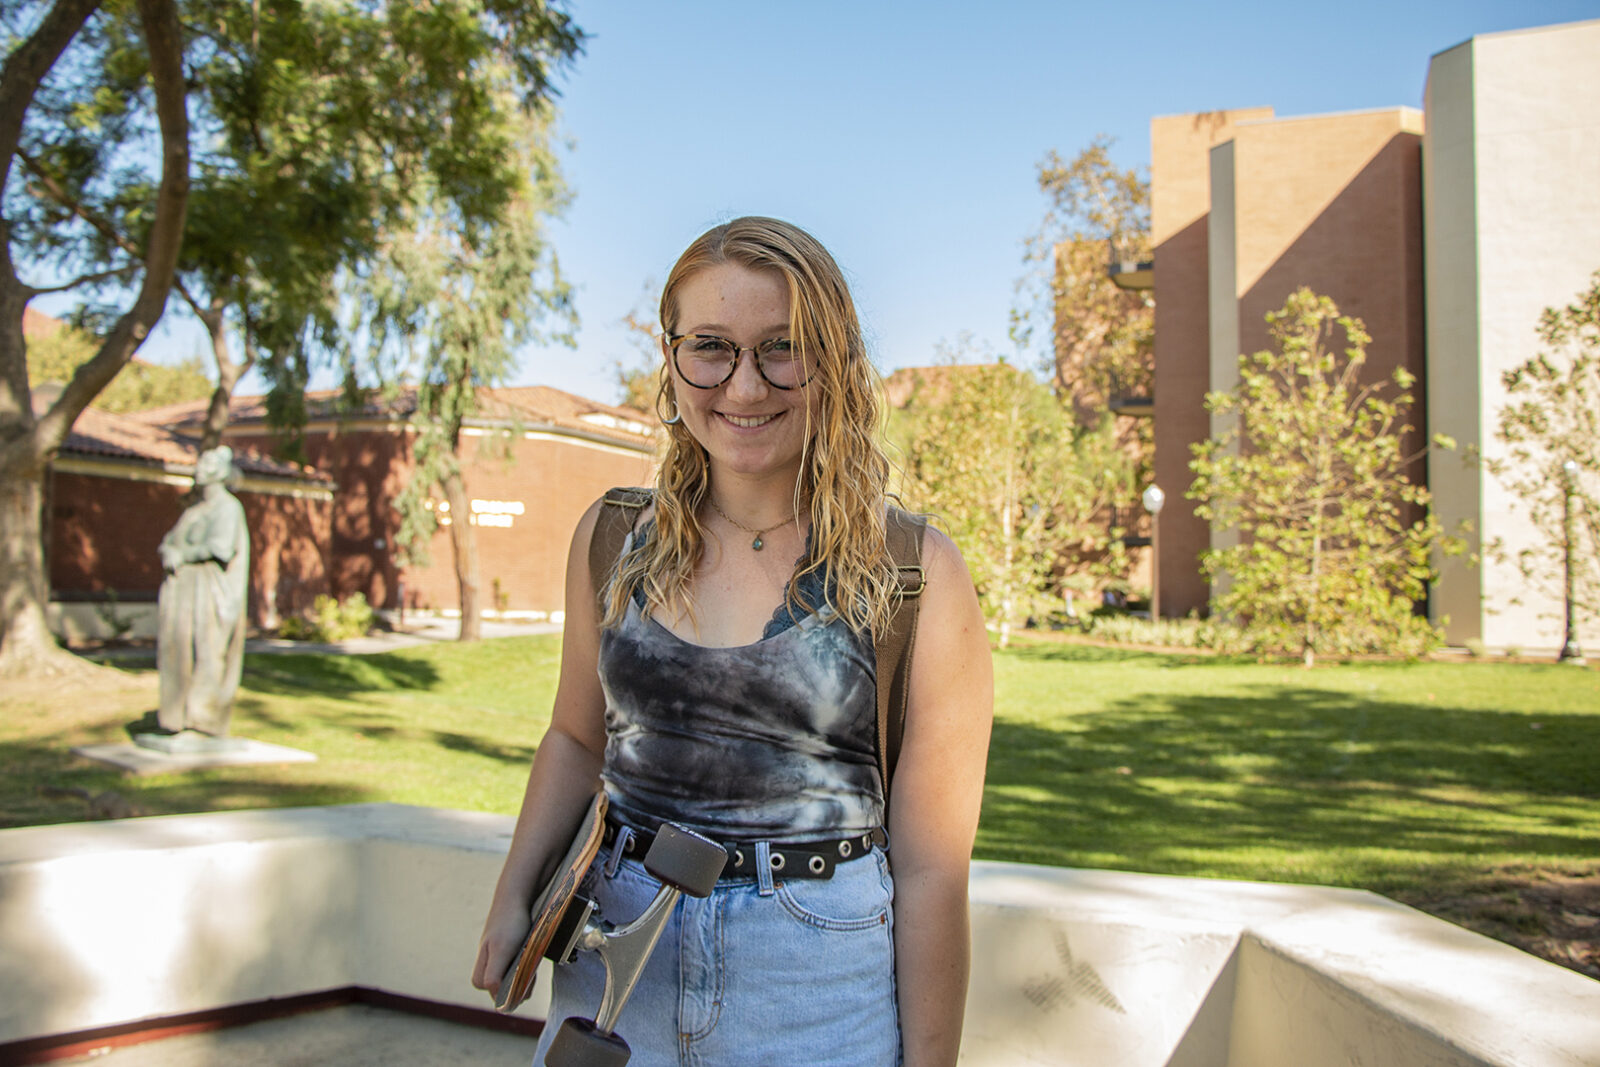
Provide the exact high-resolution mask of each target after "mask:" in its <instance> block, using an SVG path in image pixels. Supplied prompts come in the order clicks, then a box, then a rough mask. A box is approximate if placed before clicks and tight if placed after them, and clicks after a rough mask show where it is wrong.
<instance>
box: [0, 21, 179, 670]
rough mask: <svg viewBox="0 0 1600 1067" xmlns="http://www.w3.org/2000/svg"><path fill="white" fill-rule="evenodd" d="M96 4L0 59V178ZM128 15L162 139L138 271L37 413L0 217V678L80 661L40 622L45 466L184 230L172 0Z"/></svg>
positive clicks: (129, 336)
mask: <svg viewBox="0 0 1600 1067" xmlns="http://www.w3.org/2000/svg"><path fill="white" fill-rule="evenodd" d="M96 6H98V5H97V4H95V3H89V2H83V0H64V2H61V3H58V4H57V5H56V7H54V8H53V9H52V10H51V12H50V14H49V15H47V16H46V18H45V20H44V21H43V22H42V23H41V24H40V27H39V29H38V30H36V31H35V32H34V34H33V36H32V37H31V38H30V39H29V40H28V41H27V42H25V43H24V44H23V45H22V46H20V47H19V48H18V49H17V50H16V51H14V52H13V53H12V54H11V56H10V57H9V58H8V59H7V60H6V63H5V68H4V71H3V73H0V153H3V155H0V185H3V184H4V182H5V180H6V178H7V177H8V175H9V172H10V167H11V160H12V159H13V157H14V153H15V150H16V146H17V144H18V139H19V136H20V131H21V128H22V120H23V117H24V115H25V114H26V113H27V110H28V107H29V106H30V104H31V103H32V101H33V96H34V94H35V92H37V90H38V86H39V82H40V81H41V80H42V79H43V77H44V76H45V75H46V74H47V73H48V72H49V70H50V68H51V67H52V66H53V65H54V64H55V61H56V59H57V58H59V56H60V55H61V52H62V51H63V50H64V49H65V48H66V46H67V45H68V44H69V43H70V42H71V40H72V37H73V36H74V35H75V34H76V33H77V31H78V30H79V29H81V28H82V26H83V23H84V20H86V19H87V18H88V16H89V14H90V12H91V11H92V10H93V9H94V8H95V7H96ZM139 14H140V19H141V22H142V24H143V29H144V36H145V42H146V45H147V47H148V48H149V52H150V74H151V82H152V84H153V85H154V87H155V95H156V112H157V116H158V118H159V121H160V125H161V145H162V164H161V185H160V187H159V189H158V190H157V193H156V202H155V216H154V219H153V221H152V223H151V227H150V233H149V237H148V242H147V244H146V246H145V274H144V280H143V283H142V284H141V286H140V289H139V295H138V297H137V298H136V299H135V300H134V303H133V306H132V307H131V308H129V310H128V312H127V313H126V314H124V315H123V316H122V318H121V319H119V320H118V321H117V323H116V325H115V326H114V327H113V328H112V330H111V332H110V334H109V335H107V337H106V339H105V342H104V343H103V344H102V345H101V347H100V351H99V352H98V353H96V354H95V356H94V357H93V358H92V359H90V360H89V361H88V362H87V363H84V364H83V365H82V366H80V367H79V368H78V369H77V371H76V372H74V374H73V376H72V379H71V381H69V382H68V383H67V385H66V387H65V388H64V389H63V390H62V391H61V395H60V396H59V397H57V398H56V400H55V402H54V403H53V404H51V405H50V408H49V410H47V411H46V412H44V414H43V415H41V416H39V417H38V418H37V419H36V418H35V417H34V414H33V409H32V394H31V392H30V391H29V389H28V377H27V348H26V342H25V341H24V340H23V336H22V315H23V311H24V309H25V308H26V306H27V302H28V299H29V297H30V296H31V295H32V291H31V290H30V289H28V287H27V286H25V285H24V284H23V283H22V282H21V281H19V280H18V278H17V275H16V268H15V264H14V263H13V261H12V259H11V249H10V239H9V238H10V233H9V231H10V224H9V222H0V231H3V232H0V564H3V569H0V675H5V674H24V675H48V674H57V673H61V672H64V671H78V672H81V671H83V670H84V669H86V668H85V667H84V666H83V665H82V663H81V661H79V660H77V659H76V658H74V657H71V656H69V655H68V654H67V653H65V652H62V651H61V650H60V649H59V648H58V647H57V646H56V643H55V640H54V639H53V638H52V636H51V634H50V628H49V625H48V624H47V622H46V620H45V615H44V607H45V604H46V603H47V602H48V598H49V580H48V576H47V575H46V574H45V570H44V551H43V547H42V535H43V529H44V526H43V519H44V516H43V496H44V492H43V482H44V472H45V468H46V466H47V465H48V463H49V461H50V460H51V459H52V458H53V457H54V456H55V454H56V451H57V450H58V449H59V448H60V447H61V442H62V441H63V440H64V439H65V438H66V436H67V432H68V431H69V430H70V429H71V428H72V423H73V422H74V421H75V420H76V419H77V417H78V415H79V414H81V413H82V411H83V409H84V408H85V407H87V406H88V405H89V402H90V401H91V400H93V399H94V398H95V397H96V396H98V395H99V394H100V392H101V391H102V390H103V389H105V387H106V386H107V385H109V384H110V383H111V379H113V378H115V377H116V375H117V372H118V371H120V370H121V369H122V368H123V367H124V366H126V365H127V363H128V361H129V360H130V359H132V358H133V354H134V352H135V351H137V349H138V347H139V345H140V344H141V343H142V342H143V341H144V339H145V337H147V336H148V335H149V333H150V329H151V327H153V326H154V325H155V323H156V321H157V320H158V319H160V318H161V312H162V311H163V309H164V308H165V307H166V302H167V292H168V290H169V289H170V288H171V286H172V278H173V273H174V271H175V269H176V267H177V262H178V247H179V245H180V243H181V242H182V239H183V221H184V210H185V207H186V205H187V202H188V195H189V129H188V120H187V116H186V114H185V110H184V108H185V100H184V96H185V94H184V84H183V39H182V33H181V30H180V28H179V26H178V14H177V8H176V6H175V5H174V4H173V3H172V0H139ZM74 20H75V21H74ZM47 37H48V39H46V38H47Z"/></svg>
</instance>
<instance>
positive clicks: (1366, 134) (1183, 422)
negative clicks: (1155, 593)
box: [1149, 21, 1600, 649]
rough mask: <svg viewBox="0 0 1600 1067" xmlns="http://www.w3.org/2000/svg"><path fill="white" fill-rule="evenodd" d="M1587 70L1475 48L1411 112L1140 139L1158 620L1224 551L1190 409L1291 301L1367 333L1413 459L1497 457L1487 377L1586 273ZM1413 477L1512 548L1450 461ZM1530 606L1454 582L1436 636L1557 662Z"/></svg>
mask: <svg viewBox="0 0 1600 1067" xmlns="http://www.w3.org/2000/svg"><path fill="white" fill-rule="evenodd" d="M1597 57H1600V21H1596V22H1584V23H1574V24H1570V25H1564V26H1552V27H1546V28H1542V29H1536V30H1527V31H1519V32H1515V33H1503V34H1493V35H1486V36H1482V37H1476V38H1473V39H1472V40H1470V41H1468V42H1466V43H1464V44H1462V45H1459V46H1458V47H1456V48H1452V49H1449V50H1447V51H1445V52H1442V53H1440V54H1439V55H1437V56H1435V57H1434V59H1433V61H1432V64H1431V66H1430V70H1429V77H1428V87H1427V93H1426V100H1425V109H1424V111H1421V112H1419V111H1417V110H1416V109H1414V108H1405V107H1400V108H1389V109H1382V110H1375V111H1360V112H1349V113H1341V114H1329V115H1315V116H1307V117H1290V118H1285V117H1278V116H1275V115H1274V113H1273V111H1272V109H1270V108H1252V109H1243V110H1233V111H1215V112H1205V113H1198V114H1189V115H1176V116H1166V117H1161V118H1157V119H1154V120H1153V121H1152V122H1151V128H1150V142H1151V143H1150V158H1151V167H1150V174H1151V242H1152V247H1153V249H1154V256H1153V260H1154V265H1153V270H1152V271H1150V272H1149V277H1150V278H1151V279H1152V282H1153V285H1154V288H1155V292H1156V342H1155V400H1154V405H1153V413H1154V417H1155V441H1156V457H1155V479H1156V483H1157V484H1158V485H1160V486H1161V487H1162V488H1163V489H1164V490H1165V491H1166V497H1167V505H1166V507H1165V509H1164V510H1163V512H1162V514H1161V543H1160V549H1159V551H1160V567H1161V588H1162V614H1163V615H1167V616H1182V615H1185V614H1188V613H1189V612H1191V611H1196V610H1203V609H1204V608H1205V606H1206V605H1207V603H1208V601H1209V598H1210V589H1209V588H1208V586H1207V583H1206V581H1205V578H1204V576H1203V575H1202V573H1201V571H1200V566H1199V558H1200V554H1201V553H1202V552H1204V551H1205V549H1206V548H1208V547H1221V546H1223V545H1225V544H1226V543H1228V539H1229V537H1230V536H1231V531H1227V530H1216V531H1212V530H1208V529H1207V528H1206V524H1205V523H1203V522H1201V521H1200V520H1198V519H1197V518H1195V516H1194V510H1193V504H1192V502H1190V501H1188V500H1187V499H1185V498H1184V493H1185V492H1186V491H1187V488H1188V486H1189V484H1190V483H1191V481H1192V474H1191V473H1190V471H1189V467H1188V464H1189V459H1190V455H1191V453H1190V448H1191V446H1192V445H1193V444H1195V443H1197V442H1199V441H1201V440H1204V439H1205V438H1206V437H1208V436H1210V435H1212V434H1214V433H1216V432H1218V431H1219V430H1220V429H1221V427H1219V426H1215V425H1213V424H1212V422H1211V419H1210V418H1209V416H1208V415H1207V413H1206V411H1205V409H1204V398H1205V394H1206V392H1207V391H1208V390H1226V389H1229V388H1231V387H1232V386H1233V385H1234V384H1235V383H1236V382H1237V368H1238V358H1239V354H1240V353H1242V352H1254V351H1258V350H1260V349H1262V348H1264V347H1267V344H1268V336H1267V332H1266V324H1265V315H1266V314H1267V313H1268V312H1270V311H1273V310H1276V309H1277V308H1279V307H1281V306H1282V305H1283V303H1284V300H1285V298H1286V297H1287V296H1288V295H1289V294H1290V293H1291V292H1293V291H1294V290H1295V289H1296V288H1298V287H1299V286H1302V285H1305V286H1309V287H1310V288H1312V289H1314V290H1315V291H1317V292H1319V293H1322V294H1325V295H1327V296H1330V297H1332V298H1333V300H1334V301H1335V302H1336V303H1337V304H1338V305H1339V307H1340V310H1341V311H1343V312H1344V313H1346V314H1349V315H1353V316H1356V317H1358V318H1360V319H1362V320H1363V322H1364V323H1365V324H1366V327H1367V330H1368V332H1369V333H1370V334H1371V335H1372V342H1371V345H1370V346H1369V349H1368V364H1367V368H1366V370H1365V372H1364V374H1363V378H1364V380H1366V381H1369V382H1370V381H1379V380H1387V379H1388V378H1389V377H1390V376H1391V375H1392V374H1393V372H1394V370H1395V369H1396V368H1397V367H1405V368H1406V369H1407V370H1408V371H1410V372H1411V373H1412V374H1414V375H1416V377H1417V378H1418V379H1419V385H1418V386H1417V387H1416V389H1414V390H1413V392H1414V393H1415V396H1416V403H1415V405H1414V407H1413V408H1412V411H1411V420H1410V421H1411V422H1412V424H1413V425H1414V426H1415V427H1416V428H1417V429H1416V431H1415V432H1414V434H1413V435H1412V440H1411V441H1410V442H1408V444H1409V445H1410V446H1412V447H1411V448H1410V449H1408V450H1410V451H1414V450H1415V449H1416V448H1417V447H1420V445H1421V444H1422V443H1423V441H1424V440H1426V437H1427V435H1428V434H1431V433H1435V432H1437V433H1445V434H1449V435H1451V436H1453V437H1455V438H1456V439H1457V440H1458V441H1459V442H1460V444H1461V446H1462V449H1463V451H1465V450H1467V449H1469V448H1471V449H1475V450H1482V451H1484V452H1485V453H1486V454H1488V455H1493V454H1494V452H1493V441H1492V438H1493V428H1494V419H1495V414H1496V412H1497V410H1498V408H1499V406H1500V404H1501V403H1502V401H1503V394H1502V391H1501V387H1500V375H1501V373H1502V372H1503V371H1505V370H1506V369H1508V368H1510V367H1512V366H1514V365H1516V364H1517V363H1520V362H1521V361H1523V360H1524V359H1526V358H1527V357H1528V356H1531V355H1532V354H1533V353H1534V352H1535V351H1536V349H1537V338H1536V336H1535V333H1534V326H1535V324H1536V323H1537V321H1538V317H1539V312H1540V311H1541V310H1542V309H1543V308H1545V307H1549V306H1552V305H1564V304H1567V303H1570V302H1571V301H1572V300H1573V299H1574V297H1575V296H1576V295H1577V294H1578V293H1579V292H1580V291H1581V290H1582V289H1583V288H1585V287H1586V285H1587V280H1588V277H1589V275H1590V273H1591V272H1593V271H1594V270H1595V269H1596V268H1600V59H1597ZM1391 395H1392V394H1391ZM1412 477H1413V479H1414V480H1417V481H1422V480H1425V479H1426V480H1427V481H1428V482H1429V484H1430V487H1431V488H1432V489H1433V491H1434V493H1435V497H1436V500H1437V506H1438V510H1439V513H1440V516H1441V518H1442V519H1443V520H1444V521H1445V523H1446V525H1447V526H1451V527H1454V526H1456V525H1458V524H1459V523H1460V522H1462V521H1463V520H1464V521H1467V522H1469V523H1471V524H1472V527H1473V529H1474V530H1475V531H1476V533H1475V535H1474V541H1475V543H1474V544H1473V546H1472V547H1473V550H1474V551H1478V550H1479V549H1480V548H1481V546H1482V545H1483V544H1487V543H1488V542H1489V541H1492V540H1494V539H1496V538H1498V539H1501V540H1503V541H1504V543H1505V544H1506V546H1507V547H1508V549H1510V550H1511V552H1513V553H1514V552H1515V550H1516V549H1517V548H1519V547H1521V546H1522V545H1524V544H1526V543H1528V538H1530V537H1531V532H1530V531H1529V530H1528V528H1527V523H1526V521H1525V519H1523V518H1521V517H1520V516H1519V511H1520V505H1519V503H1518V502H1517V501H1515V500H1512V499H1509V498H1507V497H1506V495H1505V493H1504V491H1503V490H1501V489H1500V488H1499V486H1498V484H1497V483H1496V482H1495V481H1494V479H1493V478H1492V476H1490V475H1488V474H1486V473H1485V472H1484V471H1483V470H1482V469H1481V468H1480V467H1476V466H1470V465H1468V464H1466V463H1464V462H1463V459H1462V456H1461V454H1459V453H1458V454H1454V455H1452V454H1449V453H1445V454H1443V455H1440V456H1435V457H1433V458H1432V459H1431V460H1430V461H1429V462H1428V463H1427V464H1424V463H1418V464H1417V465H1416V468H1415V469H1414V471H1413V472H1412ZM1525 586H1526V583H1525V582H1523V581H1522V579H1521V577H1520V575H1518V574H1517V573H1516V571H1515V569H1514V567H1513V566H1511V565H1510V564H1509V563H1502V562H1496V561H1494V560H1492V559H1486V560H1485V562H1484V564H1483V565H1482V567H1480V568H1478V569H1473V568H1469V567H1467V566H1466V565H1465V564H1464V563H1462V562H1458V561H1449V562H1447V564H1446V566H1445V570H1444V573H1443V576H1442V579H1441V581H1440V583H1439V585H1438V587H1437V588H1436V590H1435V592H1434V594H1433V595H1432V597H1431V600H1430V604H1429V609H1430V613H1431V614H1432V615H1433V617H1434V618H1435V620H1436V621H1440V622H1445V621H1446V620H1447V621H1448V624H1447V626H1446V633H1447V636H1448V637H1449V639H1450V640H1451V641H1452V642H1454V643H1461V642H1464V641H1467V640H1470V639H1481V640H1483V641H1484V642H1485V644H1487V645H1488V646H1490V647H1507V646H1516V647H1521V648H1524V649H1533V648H1540V649H1543V648H1555V647H1558V646H1559V645H1560V644H1561V634H1560V618H1559V615H1560V607H1561V605H1560V604H1559V603H1552V602H1550V600H1549V598H1546V599H1545V600H1544V601H1542V602H1541V601H1538V600H1537V599H1536V598H1535V597H1534V596H1533V595H1532V591H1531V590H1528V589H1527V588H1525ZM1514 599H1520V600H1521V601H1523V602H1522V603H1520V604H1513V603H1512V601H1513V600H1514ZM1588 640H1589V641H1590V642H1591V643H1592V644H1596V645H1600V634H1594V635H1590V636H1589V637H1588Z"/></svg>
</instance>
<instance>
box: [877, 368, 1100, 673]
mask: <svg viewBox="0 0 1600 1067" xmlns="http://www.w3.org/2000/svg"><path fill="white" fill-rule="evenodd" d="M963 347H964V346H963ZM921 373H922V374H924V375H925V379H924V381H923V382H922V383H921V384H920V386H919V388H918V390H917V392H916V393H915V394H914V395H913V397H912V399H911V401H910V404H909V406H908V408H907V413H908V419H907V422H908V423H909V425H907V426H902V427H900V428H899V433H900V434H903V435H904V440H905V445H904V450H905V453H906V459H907V462H906V471H905V485H904V495H905V497H906V502H907V503H908V504H909V505H910V506H912V507H914V508H919V509H924V510H927V511H930V512H932V513H934V514H935V515H937V516H938V517H939V518H940V520H941V521H942V522H943V523H944V524H945V525H946V527H947V528H948V529H949V532H950V535H951V537H952V538H954V540H955V541H956V544H957V545H958V546H960V548H961V551H962V553H963V555H964V556H965V557H966V559H967V563H968V566H969V567H971V569H972V572H973V579H974V581H975V582H976V584H977V586H978V591H979V594H980V597H981V600H982V603H983V606H984V613H985V615H986V616H987V617H988V618H989V620H990V622H991V625H992V626H993V628H994V629H995V630H996V632H997V633H998V635H999V642H1000V644H1001V646H1002V647H1004V646H1005V645H1006V644H1007V643H1008V642H1009V640H1010V636H1011V631H1012V629H1013V628H1014V627H1016V626H1017V625H1020V624H1021V623H1023V622H1024V621H1025V620H1027V619H1028V618H1030V617H1033V618H1040V617H1043V616H1045V615H1047V614H1049V613H1050V612H1051V611H1052V610H1054V609H1056V608H1059V607H1060V606H1061V596H1060V592H1059V590H1058V588H1057V586H1058V584H1059V582H1060V579H1061V577H1062V574H1063V573H1064V571H1066V570H1068V569H1071V568H1072V567H1073V566H1074V564H1078V565H1083V564H1085V563H1086V562H1089V561H1090V558H1091V557H1092V556H1093V554H1095V553H1101V552H1103V551H1104V545H1105V542H1106V536H1105V532H1104V531H1103V529H1102V528H1101V526H1100V518H1099V516H1100V515H1101V514H1102V513H1103V511H1104V508H1105V503H1106V500H1107V499H1108V497H1110V496H1111V495H1114V494H1115V493H1116V492H1118V491H1120V490H1121V489H1122V488H1123V485H1122V484H1121V481H1122V479H1124V478H1126V477H1127V475H1128V473H1129V472H1128V470H1127V464H1126V462H1125V461H1123V462H1119V460H1123V457H1122V455H1121V452H1120V450H1119V449H1117V448H1116V446H1115V444H1114V442H1113V441H1112V439H1111V436H1110V435H1109V433H1107V432H1106V431H1105V429H1104V428H1103V427H1101V428H1091V429H1079V428H1075V427H1074V426H1073V425H1072V420H1071V418H1070V416H1069V415H1068V413H1067V411H1066V410H1065V408H1064V407H1063V406H1062V404H1061V403H1060V402H1059V401H1058V400H1057V399H1056V398H1055V397H1054V396H1053V395H1052V394H1051V392H1050V390H1049V389H1048V388H1046V387H1045V386H1044V385H1042V384H1041V383H1040V382H1038V381H1037V380H1036V379H1035V378H1034V377H1033V376H1032V375H1030V374H1028V373H1027V372H1026V371H1022V370H1018V369H1017V368H1015V367H1011V366H1009V365H1007V364H1005V363H988V364H979V365H961V364H956V363H954V362H952V363H949V364H948V365H946V366H942V367H936V368H933V369H932V370H930V371H924V372H921ZM1113 533H1115V535H1116V536H1115V538H1113V543H1114V544H1115V546H1116V549H1118V550H1120V548H1121V542H1120V537H1121V531H1113ZM1093 562H1095V563H1097V564H1098V566H1099V567H1100V568H1101V569H1102V570H1106V569H1109V570H1114V571H1120V570H1121V569H1122V567H1123V566H1124V563H1125V561H1124V560H1123V559H1122V558H1121V556H1120V552H1117V551H1114V552H1113V553H1112V554H1111V555H1110V556H1109V557H1103V556H1102V557H1099V558H1097V559H1094V560H1093Z"/></svg>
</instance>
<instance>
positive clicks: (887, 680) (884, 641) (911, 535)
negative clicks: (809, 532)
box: [872, 507, 928, 812]
mask: <svg viewBox="0 0 1600 1067" xmlns="http://www.w3.org/2000/svg"><path fill="white" fill-rule="evenodd" d="M886 526H887V528H886V530H885V533H886V534H887V537H888V548H889V558H890V560H891V561H893V563H894V566H895V571H896V573H897V575H898V577H899V584H900V589H899V592H898V593H897V594H896V597H897V600H898V603H897V604H896V606H895V611H894V615H893V617H892V619H891V621H890V623H889V629H888V632H886V633H882V634H877V635H875V637H874V639H873V649H872V651H873V655H874V657H875V659H876V660H877V667H878V772H879V774H880V775H882V777H883V802H884V809H885V812H887V809H888V804H889V780H890V778H891V777H892V776H893V774H894V768H895V764H896V763H897V762H898V761H899V759H900V742H901V740H902V739H903V738H904V736H905V729H906V693H907V690H908V689H910V686H911V649H912V646H913V645H914V644H915V643H916V637H917V608H918V606H919V605H920V604H921V603H922V600H921V598H922V590H923V588H924V587H925V586H926V585H927V579H926V577H925V575H924V573H923V569H922V534H923V531H924V530H926V529H927V528H928V524H927V523H926V522H925V521H924V520H922V519H920V518H917V517H916V516H914V515H910V514H907V513H906V512H904V511H901V510H900V509H899V508H896V507H890V508H889V513H888V520H887V524H886Z"/></svg>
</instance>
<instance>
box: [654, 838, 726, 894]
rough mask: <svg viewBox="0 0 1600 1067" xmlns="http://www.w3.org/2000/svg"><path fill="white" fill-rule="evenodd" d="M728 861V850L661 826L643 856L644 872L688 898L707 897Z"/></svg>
mask: <svg viewBox="0 0 1600 1067" xmlns="http://www.w3.org/2000/svg"><path fill="white" fill-rule="evenodd" d="M727 862H728V851H727V849H725V848H723V847H722V846H721V845H719V844H717V843H716V842H715V841H711V840H708V839H707V838H704V837H701V836H700V835H699V834H697V833H693V832H691V831H689V830H685V829H683V827H681V826H674V825H673V824H672V823H662V824H661V829H660V830H658V831H656V840H655V843H654V844H653V845H651V846H650V851H649V852H648V853H646V854H645V857H644V869H645V870H647V871H649V872H650V873H651V874H652V875H654V876H655V877H656V878H658V879H659V880H660V881H661V882H663V883H664V884H666V885H670V886H675V887H676V888H678V889H681V890H683V891H684V892H685V893H687V894H689V895H690V896H691V897H708V896H710V895H711V890H712V889H713V888H715V887H716V884H717V879H718V878H720V877H722V868H723V865H724V864H726V863H727Z"/></svg>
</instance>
